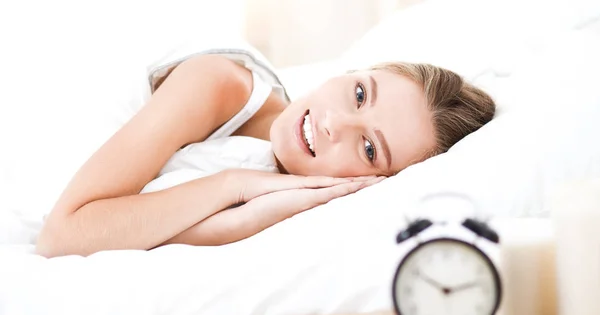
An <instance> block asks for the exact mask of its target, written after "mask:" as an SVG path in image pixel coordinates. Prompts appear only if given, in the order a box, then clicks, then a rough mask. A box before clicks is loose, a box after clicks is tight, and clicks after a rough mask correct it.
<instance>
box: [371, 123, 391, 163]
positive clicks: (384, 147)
mask: <svg viewBox="0 0 600 315" xmlns="http://www.w3.org/2000/svg"><path fill="white" fill-rule="evenodd" d="M374 131H375V137H377V141H378V142H379V143H380V144H381V150H382V151H383V156H384V157H385V160H386V163H387V168H388V169H389V168H390V165H391V164H392V155H391V154H390V147H389V146H388V143H387V141H386V140H385V137H384V136H383V133H382V132H381V130H379V129H375V130H374Z"/></svg>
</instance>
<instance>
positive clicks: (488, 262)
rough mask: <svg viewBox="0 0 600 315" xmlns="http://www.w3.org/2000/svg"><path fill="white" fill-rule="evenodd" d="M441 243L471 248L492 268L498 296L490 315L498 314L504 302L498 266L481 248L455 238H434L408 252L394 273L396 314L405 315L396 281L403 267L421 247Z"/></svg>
mask: <svg viewBox="0 0 600 315" xmlns="http://www.w3.org/2000/svg"><path fill="white" fill-rule="evenodd" d="M440 241H444V242H448V241H449V242H454V243H459V244H462V245H466V246H468V247H471V248H472V249H474V250H475V251H476V252H477V253H479V255H481V256H482V257H483V259H484V260H485V262H486V263H487V264H488V265H489V266H490V267H491V268H490V269H491V270H492V272H493V274H494V280H496V282H495V283H496V292H497V294H496V304H495V305H494V308H493V309H492V313H491V314H490V315H494V314H496V312H498V308H500V303H501V301H502V282H501V281H502V279H501V278H500V273H499V271H498V268H496V266H495V265H494V263H493V262H492V260H491V259H490V258H489V257H488V255H486V254H485V253H484V252H483V251H482V250H481V249H479V247H477V246H475V245H473V244H472V243H469V242H466V241H463V240H459V239H455V238H449V237H438V238H434V239H431V240H427V241H425V242H422V243H419V244H418V245H417V246H415V247H414V248H413V249H411V250H410V251H409V252H408V254H406V255H405V256H404V257H403V258H402V259H401V260H400V263H399V264H398V267H396V271H395V272H394V278H392V301H393V303H394V310H395V312H396V314H397V315H404V314H402V312H400V308H399V307H398V305H399V301H397V300H396V280H397V278H398V275H399V274H400V269H401V268H402V265H404V263H405V262H406V261H407V260H408V258H409V257H410V256H412V255H413V254H414V253H416V252H417V251H418V249H420V248H421V247H423V246H425V245H427V244H430V243H435V242H440Z"/></svg>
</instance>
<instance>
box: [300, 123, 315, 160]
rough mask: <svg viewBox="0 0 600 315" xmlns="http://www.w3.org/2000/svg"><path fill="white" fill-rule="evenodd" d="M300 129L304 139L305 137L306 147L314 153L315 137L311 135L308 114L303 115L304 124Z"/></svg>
mask: <svg viewBox="0 0 600 315" xmlns="http://www.w3.org/2000/svg"><path fill="white" fill-rule="evenodd" d="M302 129H303V130H304V139H306V142H307V143H308V148H309V149H310V150H311V151H312V153H315V148H314V143H315V139H314V137H313V131H312V124H311V122H310V115H306V116H304V125H303V126H302Z"/></svg>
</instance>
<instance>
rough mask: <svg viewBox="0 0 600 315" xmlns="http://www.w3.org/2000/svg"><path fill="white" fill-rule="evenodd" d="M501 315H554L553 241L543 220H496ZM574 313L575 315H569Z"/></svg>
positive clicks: (549, 227) (555, 301) (554, 268)
mask: <svg viewBox="0 0 600 315" xmlns="http://www.w3.org/2000/svg"><path fill="white" fill-rule="evenodd" d="M494 227H495V228H498V229H499V231H500V238H501V242H500V243H501V251H500V252H501V254H500V266H501V276H502V281H503V294H504V296H503V300H502V305H501V307H500V313H501V314H502V315H521V314H527V315H555V314H556V307H557V298H556V290H557V288H556V265H555V245H554V244H555V243H554V241H555V239H554V233H553V229H552V225H551V222H550V221H549V220H546V219H518V220H499V221H496V222H494ZM573 314H575V313H573Z"/></svg>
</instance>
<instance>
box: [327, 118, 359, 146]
mask: <svg viewBox="0 0 600 315" xmlns="http://www.w3.org/2000/svg"><path fill="white" fill-rule="evenodd" d="M361 125H362V123H361V121H360V119H359V117H358V116H357V115H352V114H350V113H342V112H338V111H333V110H327V111H325V117H324V119H323V122H322V126H323V133H324V134H325V135H326V136H327V137H328V139H329V140H330V141H331V142H337V141H339V140H340V139H341V137H342V135H344V134H349V132H350V131H355V130H358V129H359V128H361Z"/></svg>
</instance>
